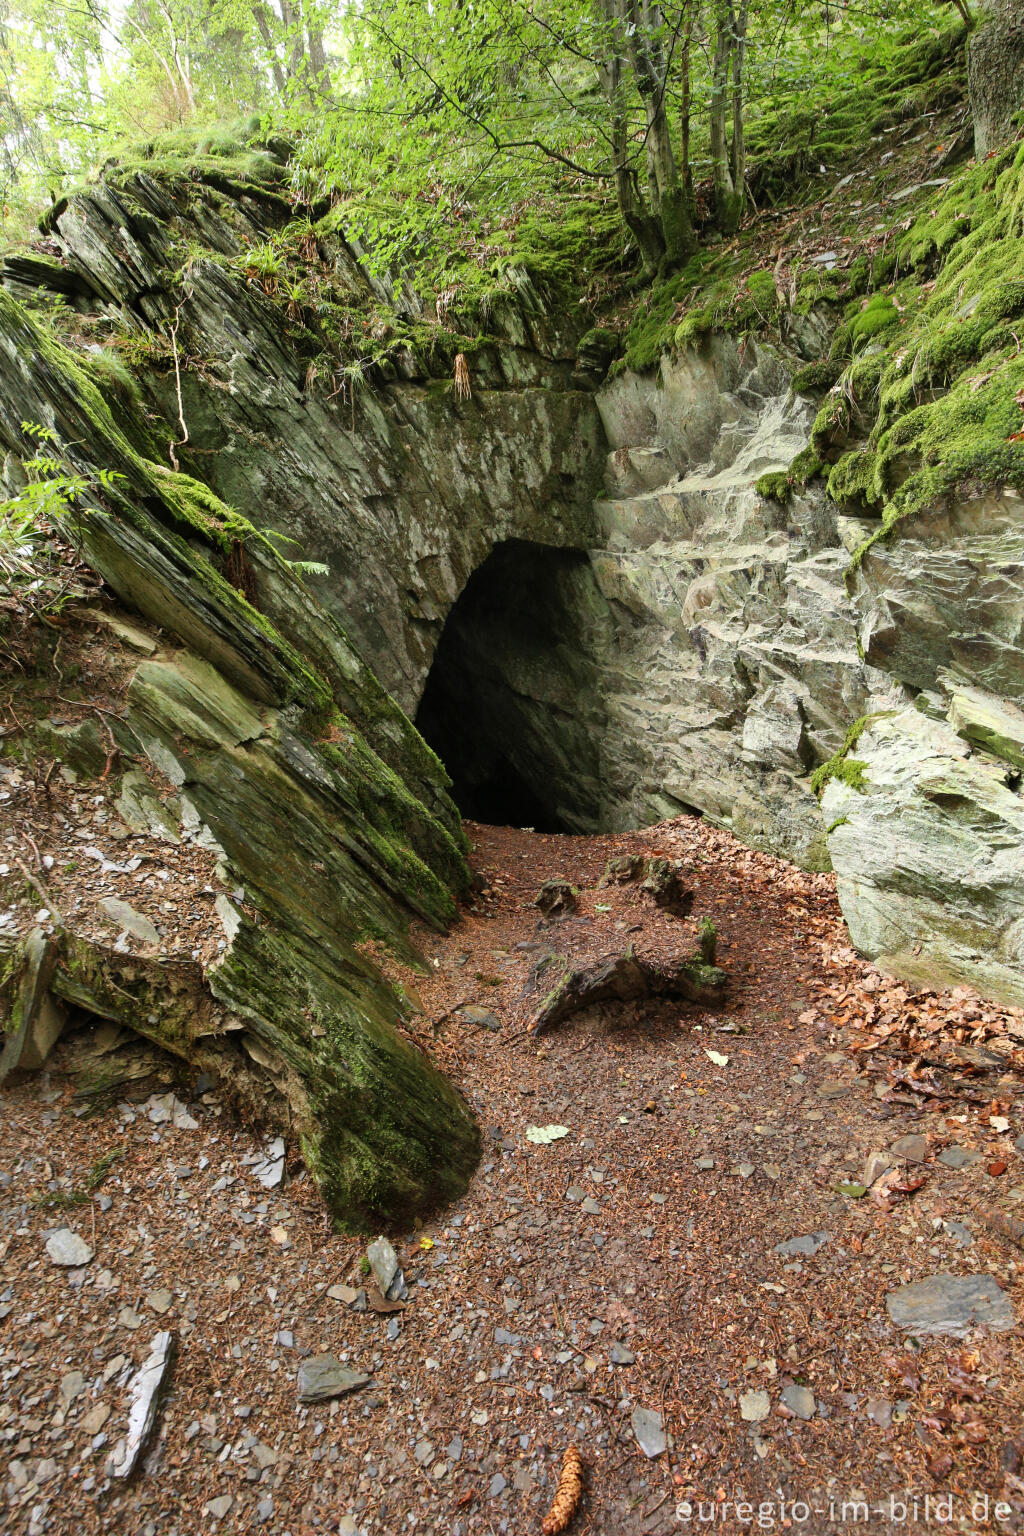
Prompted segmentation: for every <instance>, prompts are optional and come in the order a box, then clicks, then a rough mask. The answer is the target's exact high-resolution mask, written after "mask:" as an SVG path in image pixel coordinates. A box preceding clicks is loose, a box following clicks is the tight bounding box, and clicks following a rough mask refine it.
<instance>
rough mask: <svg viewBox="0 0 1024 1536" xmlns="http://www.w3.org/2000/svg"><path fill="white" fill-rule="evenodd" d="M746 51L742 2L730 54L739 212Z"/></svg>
mask: <svg viewBox="0 0 1024 1536" xmlns="http://www.w3.org/2000/svg"><path fill="white" fill-rule="evenodd" d="M746 49H747V0H742V3H741V5H740V8H739V11H738V12H737V13H736V28H735V33H734V38H733V54H732V184H733V189H734V191H735V193H736V196H737V197H738V198H739V199H740V211H742V206H743V203H744V201H745V200H746V199H745V187H746V181H747V148H746V141H745V139H744V136H743V62H744V57H745V55H746Z"/></svg>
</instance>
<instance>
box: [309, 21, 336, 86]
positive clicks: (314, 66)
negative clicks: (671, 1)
mask: <svg viewBox="0 0 1024 1536" xmlns="http://www.w3.org/2000/svg"><path fill="white" fill-rule="evenodd" d="M306 50H307V52H308V54H309V70H310V75H311V77H312V84H313V85H314V86H315V89H316V94H317V95H318V96H319V97H320V98H321V100H323V99H325V98H329V97H330V95H331V72H330V70H329V69H328V67H327V53H326V50H325V48H324V35H323V32H322V31H321V30H320V27H319V26H318V25H317V24H316V23H315V22H310V21H307V23H306Z"/></svg>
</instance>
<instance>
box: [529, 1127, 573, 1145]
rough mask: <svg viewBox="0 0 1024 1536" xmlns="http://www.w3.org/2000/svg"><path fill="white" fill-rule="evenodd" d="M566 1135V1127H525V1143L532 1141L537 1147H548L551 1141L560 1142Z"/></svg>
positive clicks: (567, 1129) (567, 1130) (567, 1128)
mask: <svg viewBox="0 0 1024 1536" xmlns="http://www.w3.org/2000/svg"><path fill="white" fill-rule="evenodd" d="M568 1134H569V1127H568V1126H567V1125H528V1126H527V1127H526V1139H527V1141H532V1142H533V1143H534V1145H535V1146H538V1147H548V1146H550V1145H551V1143H552V1142H553V1141H560V1140H561V1139H562V1137H563V1136H568Z"/></svg>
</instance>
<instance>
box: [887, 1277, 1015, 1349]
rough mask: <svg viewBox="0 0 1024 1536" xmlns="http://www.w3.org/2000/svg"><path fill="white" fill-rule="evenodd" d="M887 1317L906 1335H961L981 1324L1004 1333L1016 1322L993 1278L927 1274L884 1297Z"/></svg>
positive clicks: (1005, 1296)
mask: <svg viewBox="0 0 1024 1536" xmlns="http://www.w3.org/2000/svg"><path fill="white" fill-rule="evenodd" d="M885 1304H886V1307H887V1308H888V1311H889V1316H890V1317H891V1318H892V1321H893V1322H894V1323H895V1324H896V1326H897V1327H898V1328H902V1329H903V1330H904V1331H905V1332H906V1333H911V1334H922V1333H951V1334H955V1335H958V1336H962V1335H963V1334H965V1333H966V1332H967V1330H968V1328H970V1327H972V1326H975V1325H977V1324H979V1323H984V1324H985V1325H986V1326H987V1327H989V1328H994V1329H996V1331H997V1332H1003V1331H1004V1330H1005V1329H1007V1328H1012V1327H1013V1325H1014V1323H1015V1322H1016V1318H1015V1317H1014V1313H1013V1306H1012V1304H1011V1302H1010V1298H1009V1297H1008V1296H1007V1294H1006V1292H1005V1291H1004V1290H1002V1288H1001V1287H1000V1286H999V1284H998V1283H997V1281H996V1279H995V1277H994V1276H993V1275H949V1274H938V1275H929V1276H928V1278H927V1279H926V1280H915V1281H914V1282H913V1283H912V1284H911V1285H901V1286H900V1288H899V1290H897V1291H890V1292H889V1294H888V1296H887V1297H886V1298H885Z"/></svg>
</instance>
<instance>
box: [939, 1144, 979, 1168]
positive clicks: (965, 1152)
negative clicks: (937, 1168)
mask: <svg viewBox="0 0 1024 1536" xmlns="http://www.w3.org/2000/svg"><path fill="white" fill-rule="evenodd" d="M939 1162H940V1163H944V1164H945V1165H946V1167H947V1168H970V1167H971V1165H972V1163H980V1162H981V1153H980V1152H973V1151H972V1150H971V1148H970V1147H944V1148H943V1150H942V1151H941V1152H940V1153H939Z"/></svg>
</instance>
